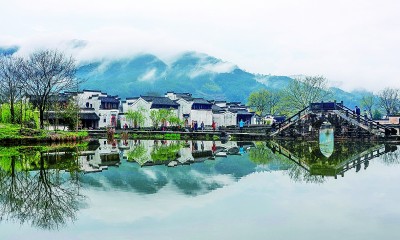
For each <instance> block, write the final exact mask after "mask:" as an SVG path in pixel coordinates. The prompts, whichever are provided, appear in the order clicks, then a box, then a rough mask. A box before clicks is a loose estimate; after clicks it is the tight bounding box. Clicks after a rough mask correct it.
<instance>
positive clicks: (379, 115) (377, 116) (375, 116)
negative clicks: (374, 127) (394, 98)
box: [372, 109, 382, 120]
mask: <svg viewBox="0 0 400 240" xmlns="http://www.w3.org/2000/svg"><path fill="white" fill-rule="evenodd" d="M372 119H374V120H379V119H382V113H381V112H380V111H379V110H378V109H375V110H374V114H373V115H372Z"/></svg>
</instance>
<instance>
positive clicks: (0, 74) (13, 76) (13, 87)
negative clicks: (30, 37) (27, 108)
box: [0, 56, 27, 123]
mask: <svg viewBox="0 0 400 240" xmlns="http://www.w3.org/2000/svg"><path fill="white" fill-rule="evenodd" d="M26 76H27V75H26V64H25V61H24V59H22V58H20V57H14V56H6V57H0V98H1V100H2V101H3V102H7V103H9V105H8V106H9V108H10V118H11V123H15V104H16V102H17V101H18V100H19V99H21V98H22V95H23V94H24V92H23V91H22V90H23V89H24V87H25V84H26V79H27V77H26Z"/></svg>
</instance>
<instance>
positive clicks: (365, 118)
mask: <svg viewBox="0 0 400 240" xmlns="http://www.w3.org/2000/svg"><path fill="white" fill-rule="evenodd" d="M337 107H338V108H337V109H338V110H342V111H345V113H346V115H347V116H350V117H351V118H353V119H354V120H356V121H358V122H359V123H360V124H364V125H365V126H368V127H370V128H371V129H379V130H382V131H384V132H385V134H386V133H388V132H389V133H390V132H391V129H390V128H388V127H386V126H384V125H382V124H380V123H379V122H375V121H374V120H372V119H370V118H368V116H361V115H359V114H356V113H354V111H353V110H352V109H350V108H348V107H346V106H344V105H337Z"/></svg>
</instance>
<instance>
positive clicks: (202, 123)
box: [200, 121, 204, 132]
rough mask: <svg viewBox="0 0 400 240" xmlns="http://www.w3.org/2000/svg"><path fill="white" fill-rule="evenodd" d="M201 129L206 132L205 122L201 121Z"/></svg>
mask: <svg viewBox="0 0 400 240" xmlns="http://www.w3.org/2000/svg"><path fill="white" fill-rule="evenodd" d="M200 128H201V131H202V132H203V131H204V122H203V121H201V124H200Z"/></svg>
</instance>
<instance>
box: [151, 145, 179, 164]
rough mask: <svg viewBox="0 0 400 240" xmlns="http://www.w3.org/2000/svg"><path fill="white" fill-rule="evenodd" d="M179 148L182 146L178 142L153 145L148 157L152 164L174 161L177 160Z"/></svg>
mask: <svg viewBox="0 0 400 240" xmlns="http://www.w3.org/2000/svg"><path fill="white" fill-rule="evenodd" d="M181 148H182V145H181V144H180V143H179V142H178V143H171V144H169V145H161V146H158V145H154V148H153V151H152V152H151V153H150V156H151V159H152V160H153V161H154V162H158V161H171V160H175V159H176V158H177V153H178V151H179V150H180V149H181Z"/></svg>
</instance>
